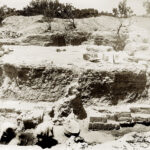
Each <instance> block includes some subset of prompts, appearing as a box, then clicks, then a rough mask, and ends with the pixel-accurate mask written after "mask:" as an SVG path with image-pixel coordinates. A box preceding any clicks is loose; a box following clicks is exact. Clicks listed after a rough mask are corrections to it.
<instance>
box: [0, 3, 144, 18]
mask: <svg viewBox="0 0 150 150" xmlns="http://www.w3.org/2000/svg"><path fill="white" fill-rule="evenodd" d="M30 1H31V0H0V6H2V5H8V6H9V7H12V8H16V9H22V8H23V7H25V6H26V5H27V4H29V2H30ZM59 1H60V2H62V3H71V4H72V5H73V6H75V7H77V8H95V9H98V10H99V11H108V12H111V10H112V8H114V7H117V5H118V3H119V1H120V0H59ZM143 1H144V0H128V5H129V6H130V7H131V8H132V10H133V11H134V13H135V14H138V15H141V14H145V9H144V7H143Z"/></svg>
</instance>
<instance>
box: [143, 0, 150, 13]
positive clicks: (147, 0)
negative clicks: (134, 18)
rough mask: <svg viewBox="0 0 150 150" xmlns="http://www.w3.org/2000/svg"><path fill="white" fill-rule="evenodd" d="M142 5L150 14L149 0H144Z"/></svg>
mask: <svg viewBox="0 0 150 150" xmlns="http://www.w3.org/2000/svg"><path fill="white" fill-rule="evenodd" d="M143 6H144V7H145V8H146V12H147V14H150V0H146V1H145V2H144V3H143Z"/></svg>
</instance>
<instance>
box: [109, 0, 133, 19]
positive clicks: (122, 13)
mask: <svg viewBox="0 0 150 150" xmlns="http://www.w3.org/2000/svg"><path fill="white" fill-rule="evenodd" d="M112 11H113V15H114V16H115V17H121V18H128V17H130V16H131V15H132V14H133V11H132V9H131V7H128V6H127V0H122V1H121V2H120V3H119V4H118V8H113V10H112Z"/></svg>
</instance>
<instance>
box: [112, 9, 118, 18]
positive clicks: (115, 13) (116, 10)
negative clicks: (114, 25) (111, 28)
mask: <svg viewBox="0 0 150 150" xmlns="http://www.w3.org/2000/svg"><path fill="white" fill-rule="evenodd" d="M112 11H113V15H114V16H115V17H117V16H118V9H117V8H113V10H112Z"/></svg>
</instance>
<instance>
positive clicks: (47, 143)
mask: <svg viewBox="0 0 150 150" xmlns="http://www.w3.org/2000/svg"><path fill="white" fill-rule="evenodd" d="M38 139H39V140H38V142H37V143H36V145H38V146H40V147H42V148H51V147H53V146H55V145H57V144H58V142H57V140H55V139H53V138H52V137H47V136H42V135H39V136H38Z"/></svg>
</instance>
